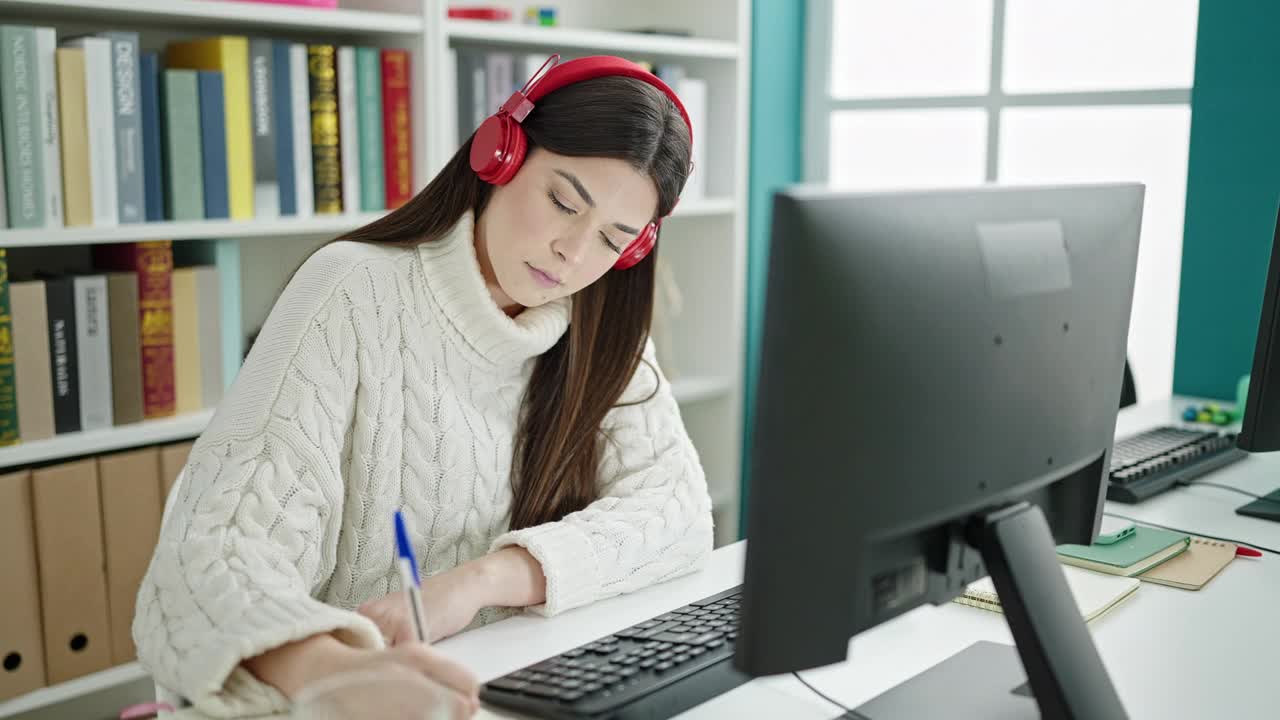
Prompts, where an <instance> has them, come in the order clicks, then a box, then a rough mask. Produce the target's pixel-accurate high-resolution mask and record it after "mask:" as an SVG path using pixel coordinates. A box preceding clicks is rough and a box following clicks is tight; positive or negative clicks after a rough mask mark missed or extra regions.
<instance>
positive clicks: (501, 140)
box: [471, 55, 693, 270]
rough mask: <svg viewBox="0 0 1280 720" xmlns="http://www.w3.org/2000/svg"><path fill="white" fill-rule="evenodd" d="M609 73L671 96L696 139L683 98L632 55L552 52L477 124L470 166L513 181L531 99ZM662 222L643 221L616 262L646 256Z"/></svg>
mask: <svg viewBox="0 0 1280 720" xmlns="http://www.w3.org/2000/svg"><path fill="white" fill-rule="evenodd" d="M548 66H550V67H548ZM610 75H619V76H623V77H630V78H635V79H637V80H641V81H643V82H646V83H648V84H650V85H652V86H653V87H655V88H657V89H659V90H661V91H662V92H663V94H664V95H666V96H667V97H669V98H671V102H673V103H675V106H676V109H677V110H679V111H680V116H681V117H682V118H684V124H685V127H687V128H689V141H690V143H692V142H693V124H692V123H690V122H689V113H687V112H685V109H684V104H682V103H681V102H680V98H678V97H676V94H675V92H674V91H673V90H672V89H671V88H670V87H668V86H667V84H666V83H664V82H662V81H661V80H659V79H658V77H657V76H656V75H654V74H653V73H651V72H649V71H648V70H645V69H644V68H642V67H640V66H639V65H637V64H635V63H633V62H631V61H629V60H623V59H622V58H619V57H614V56H612V55H596V56H593V57H585V58H580V59H578V60H570V61H568V62H565V63H563V64H561V63H560V56H559V55H552V56H551V57H550V58H549V59H548V60H547V61H546V62H545V63H543V65H542V67H541V68H540V69H539V70H538V72H537V73H534V76H533V77H531V78H529V82H527V83H525V85H524V87H523V88H521V89H520V90H519V91H518V92H515V93H513V94H512V95H511V97H510V98H509V99H508V100H507V101H506V102H505V103H503V104H502V107H501V108H499V109H498V112H497V113H495V114H493V115H490V116H489V117H488V118H487V119H486V120H485V121H484V123H483V124H482V125H480V128H479V129H478V130H476V134H475V137H474V138H472V141H471V169H472V170H474V171H475V172H476V175H479V176H480V179H481V180H484V181H485V182H487V183H490V184H493V185H505V184H507V183H508V182H510V181H511V178H513V177H515V175H516V172H517V171H518V170H519V169H520V165H521V163H523V162H524V156H525V152H526V151H528V149H529V138H528V136H526V135H525V134H524V128H522V127H520V123H521V122H522V121H523V120H524V119H525V117H527V116H528V115H529V113H530V112H531V111H532V110H533V104H534V103H535V102H537V101H538V100H540V99H542V97H543V96H545V95H547V94H548V93H550V92H553V91H555V90H558V89H560V88H562V87H564V86H565V85H572V84H573V83H576V82H581V81H583V80H591V79H594V78H598V77H605V76H610ZM661 224H662V220H661V219H659V220H658V221H657V222H651V223H649V224H648V225H645V227H644V229H643V230H641V231H640V234H639V235H638V236H636V239H635V240H633V241H631V244H629V245H627V247H626V249H624V250H623V251H622V254H621V255H619V256H618V261H617V262H615V263H614V264H613V267H614V268H616V269H618V270H626V269H627V268H629V267H631V266H632V265H635V264H636V263H638V262H640V261H641V260H643V259H644V258H645V256H646V255H648V254H649V251H650V250H652V249H653V246H654V244H656V243H657V242H658V227H659V226H660V225H661Z"/></svg>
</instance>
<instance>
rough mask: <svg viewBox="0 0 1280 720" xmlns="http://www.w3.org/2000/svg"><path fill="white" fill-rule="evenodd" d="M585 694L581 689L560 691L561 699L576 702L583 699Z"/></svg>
mask: <svg viewBox="0 0 1280 720" xmlns="http://www.w3.org/2000/svg"><path fill="white" fill-rule="evenodd" d="M584 694H585V693H583V692H582V691H581V690H564V691H562V692H561V693H560V699H561V700H563V701H565V702H574V701H575V700H581V699H582V696H583V695H584Z"/></svg>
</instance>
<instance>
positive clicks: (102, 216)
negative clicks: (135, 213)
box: [71, 38, 120, 227]
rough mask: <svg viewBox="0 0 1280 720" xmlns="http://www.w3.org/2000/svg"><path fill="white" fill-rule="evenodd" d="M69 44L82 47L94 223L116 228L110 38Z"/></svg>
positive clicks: (116, 201) (84, 40) (116, 200)
mask: <svg viewBox="0 0 1280 720" xmlns="http://www.w3.org/2000/svg"><path fill="white" fill-rule="evenodd" d="M71 45H73V46H75V47H79V48H82V49H83V50H84V86H85V117H86V118H87V120H88V134H89V174H90V177H91V187H92V190H91V191H90V197H91V199H92V200H93V224H94V225H96V226H98V227H115V226H116V225H119V224H120V207H119V201H118V199H117V197H118V196H117V190H116V183H117V181H118V174H117V172H116V119H115V114H116V111H115V103H114V101H113V100H112V97H111V96H112V92H111V84H112V82H113V80H112V75H113V73H112V63H111V41H110V40H104V39H102V38H78V39H76V40H73V41H72V42H71Z"/></svg>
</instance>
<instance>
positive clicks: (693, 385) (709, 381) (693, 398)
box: [671, 377, 733, 405]
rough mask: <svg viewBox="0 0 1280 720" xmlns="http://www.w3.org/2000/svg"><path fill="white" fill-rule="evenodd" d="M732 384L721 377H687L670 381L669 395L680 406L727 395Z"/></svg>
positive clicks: (731, 388)
mask: <svg viewBox="0 0 1280 720" xmlns="http://www.w3.org/2000/svg"><path fill="white" fill-rule="evenodd" d="M732 390H733V382H732V381H730V380H729V379H728V378H721V377H687V378H676V379H675V380H672V381H671V394H672V395H675V398H676V402H678V403H680V404H681V405H684V404H687V403H695V402H699V401H702V400H711V399H714V398H717V397H721V396H724V395H728V394H729V393H730V392H731V391H732Z"/></svg>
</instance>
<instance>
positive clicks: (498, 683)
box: [488, 677, 529, 692]
mask: <svg viewBox="0 0 1280 720" xmlns="http://www.w3.org/2000/svg"><path fill="white" fill-rule="evenodd" d="M528 684H529V683H527V682H525V681H524V680H515V679H513V678H510V677H502V678H498V679H497V680H490V681H489V683H488V685H489V687H491V688H493V689H494V690H506V691H507V692H520V691H521V690H523V689H524V687H525V686H526V685H528Z"/></svg>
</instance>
